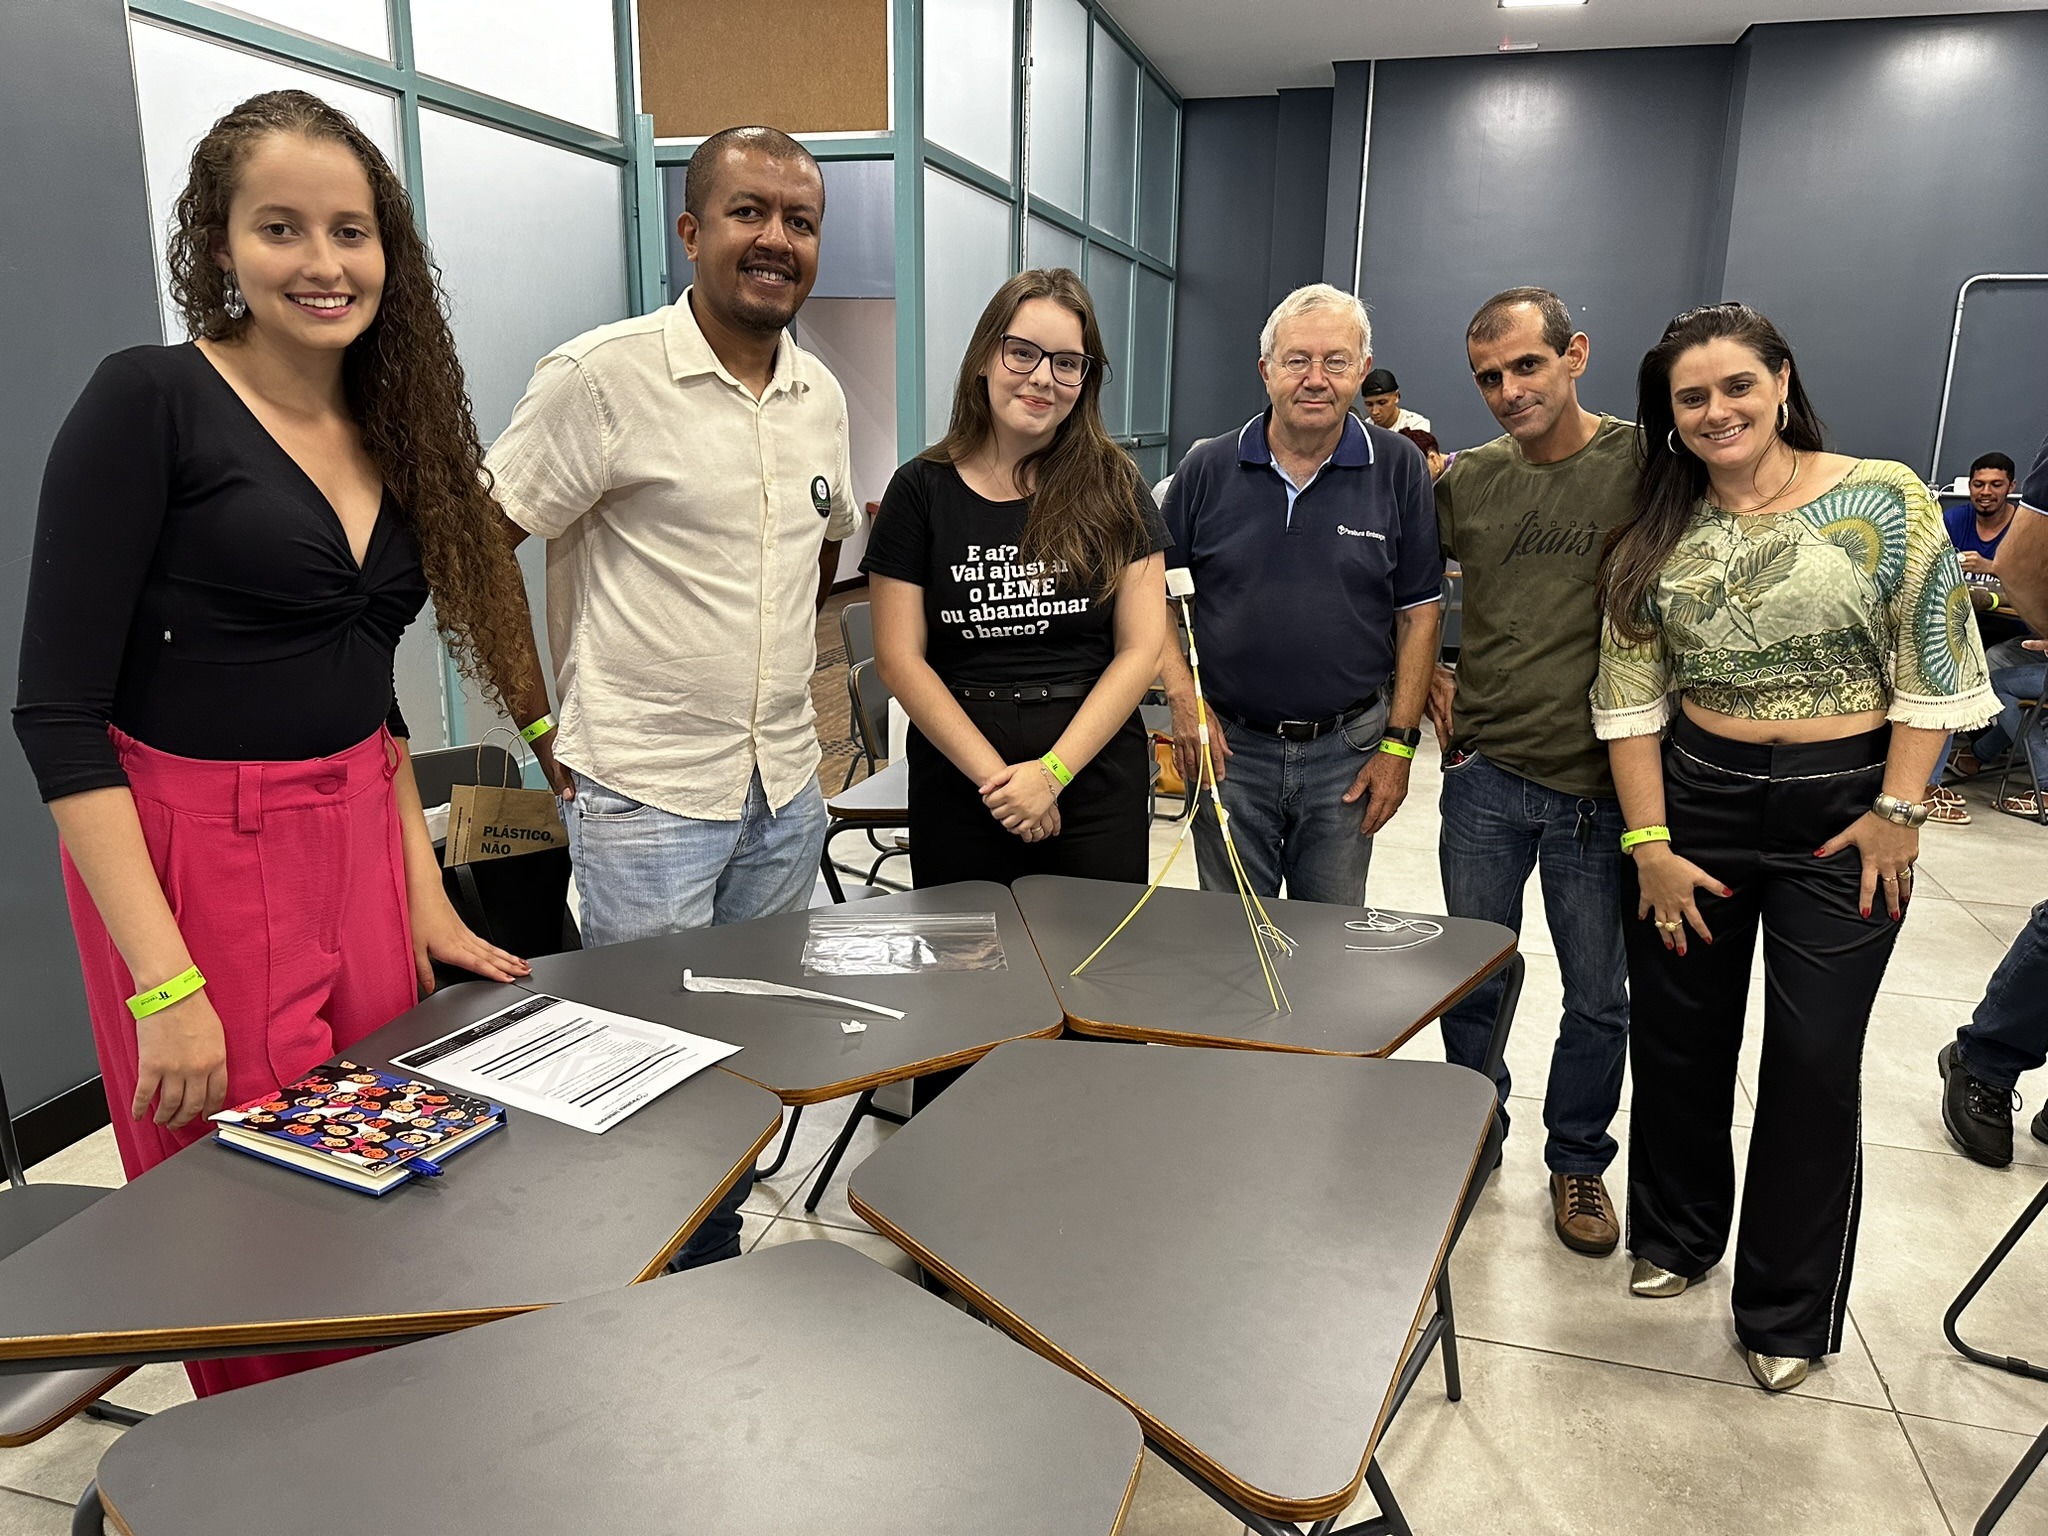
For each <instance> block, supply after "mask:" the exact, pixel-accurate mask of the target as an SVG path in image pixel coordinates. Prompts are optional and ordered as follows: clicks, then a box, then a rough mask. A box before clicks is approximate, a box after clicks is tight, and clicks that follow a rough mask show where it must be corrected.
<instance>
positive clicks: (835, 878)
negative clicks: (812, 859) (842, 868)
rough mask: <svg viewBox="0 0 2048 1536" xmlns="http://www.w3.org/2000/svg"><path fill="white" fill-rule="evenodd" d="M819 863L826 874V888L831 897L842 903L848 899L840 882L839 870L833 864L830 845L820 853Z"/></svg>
mask: <svg viewBox="0 0 2048 1536" xmlns="http://www.w3.org/2000/svg"><path fill="white" fill-rule="evenodd" d="M818 863H819V865H820V866H822V872H823V874H824V876H825V890H826V893H827V894H828V895H830V896H831V898H832V899H833V900H834V901H836V902H840V903H842V904H843V903H844V902H845V900H846V890H845V888H844V887H843V886H841V885H840V883H839V871H838V870H837V869H836V868H834V867H833V864H832V850H831V849H830V848H829V847H828V848H826V849H825V850H824V852H822V853H820V854H819V855H818Z"/></svg>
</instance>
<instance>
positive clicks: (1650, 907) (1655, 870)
mask: <svg viewBox="0 0 2048 1536" xmlns="http://www.w3.org/2000/svg"><path fill="white" fill-rule="evenodd" d="M1635 861H1636V885H1637V887H1638V889H1639V890H1640V892H1641V896H1640V898H1639V899H1638V900H1637V902H1636V916H1637V917H1638V918H1644V919H1648V920H1649V921H1651V922H1654V923H1655V924H1656V925H1657V937H1658V938H1660V939H1662V940H1663V941H1664V947H1665V948H1666V949H1675V950H1677V951H1678V953H1679V954H1681V955H1683V954H1684V953H1685V930H1686V928H1687V927H1688V926H1690V927H1691V929H1692V931H1693V932H1694V933H1697V934H1698V935H1699V936H1700V939H1701V941H1702V942H1703V943H1707V944H1711V943H1713V942H1714V936H1713V934H1711V933H1709V932H1708V931H1707V920H1706V919H1705V918H1704V917H1702V916H1700V908H1699V892H1701V891H1703V890H1706V891H1712V892H1713V893H1714V894H1715V895H1716V896H1731V895H1733V894H1734V893H1733V892H1732V891H1730V890H1729V889H1728V887H1727V886H1725V885H1723V884H1722V883H1721V882H1720V881H1719V880H1716V879H1715V878H1714V877H1713V876H1712V875H1710V874H1708V873H1707V872H1706V871H1705V870H1704V869H1701V868H1700V867H1699V865H1697V864H1695V863H1693V862H1692V860H1690V859H1685V858H1680V857H1679V856H1678V854H1676V853H1675V852H1673V851H1672V848H1671V845H1670V844H1669V843H1644V844H1643V845H1642V846H1641V847H1639V848H1638V849H1636V852H1635Z"/></svg>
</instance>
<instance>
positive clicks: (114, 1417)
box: [84, 1397, 149, 1429]
mask: <svg viewBox="0 0 2048 1536" xmlns="http://www.w3.org/2000/svg"><path fill="white" fill-rule="evenodd" d="M84 1417H86V1418H88V1419H98V1420H99V1421H100V1422H101V1423H102V1424H119V1425H121V1426H122V1427H123V1428H126V1429H133V1428H134V1427H135V1426H136V1425H138V1424H140V1423H141V1422H142V1421H143V1420H144V1419H146V1418H148V1417H149V1415H148V1414H146V1413H144V1412H143V1411H142V1410H141V1409H140V1408H123V1407H122V1406H121V1405H120V1404H119V1403H110V1402H108V1401H107V1400H106V1399H105V1398H104V1397H103V1398H101V1399H100V1400H99V1401H98V1402H94V1403H87V1404H86V1405H85V1411H84Z"/></svg>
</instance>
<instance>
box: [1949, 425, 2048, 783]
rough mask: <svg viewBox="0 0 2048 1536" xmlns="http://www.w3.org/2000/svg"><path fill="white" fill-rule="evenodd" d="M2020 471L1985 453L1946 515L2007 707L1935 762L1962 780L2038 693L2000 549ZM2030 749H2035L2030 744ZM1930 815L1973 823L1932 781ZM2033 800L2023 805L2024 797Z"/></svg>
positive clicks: (1985, 761) (2031, 650) (1999, 754)
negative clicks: (1964, 500) (1963, 497)
mask: <svg viewBox="0 0 2048 1536" xmlns="http://www.w3.org/2000/svg"><path fill="white" fill-rule="evenodd" d="M2015 474H2016V471H2015V469H2014V466H2013V462H2012V460H2011V459H2009V458H2007V457H2006V456H2005V455H2004V454H2002V453H1987V454H1985V455H1983V456H1982V457H1981V458H1979V459H1978V460H1977V462H1976V463H1974V464H1972V465H1971V466H1970V500H1969V503H1968V504H1967V505H1957V506H1952V507H1949V508H1948V509H1947V510H1946V511H1944V512H1943V514H1942V518H1943V521H1944V522H1945V523H1946V524H1947V525H1948V536H1949V542H1950V543H1952V544H1954V545H1955V547H1956V553H1957V558H1958V559H1959V560H1960V561H1961V562H1962V567H1963V577H1964V579H1965V580H1966V581H1968V582H1969V583H1970V600H1971V602H1972V604H1973V605H1974V606H1975V607H1976V609H1977V628H1978V632H1979V634H1980V635H1982V637H1983V640H1984V651H1985V660H1986V661H1987V662H1988V663H1989V665H1990V668H1991V687H1992V691H1993V692H1995V693H1996V694H1998V696H1999V701H2000V703H2001V704H2002V705H2003V706H2004V708H2003V710H2002V712H2001V713H2000V715H1999V717H1998V719H1997V720H1996V721H1994V722H1993V723H1992V725H1991V726H1990V727H1989V728H1988V729H1986V730H1984V731H1982V732H1980V733H1979V734H1978V735H1977V736H1976V737H1975V738H1974V739H1972V740H1971V741H1970V742H1969V743H1968V744H1967V745H1960V744H1958V743H1956V742H1955V741H1953V740H1951V742H1950V743H1949V746H1948V748H1947V749H1945V750H1944V751H1943V753H1942V758H1941V761H1940V762H1938V763H1937V764H1936V765H1935V772H1936V774H1937V775H1939V774H1941V773H1942V771H1943V770H1944V769H1945V768H1947V767H1948V766H1949V764H1950V763H1951V762H1953V763H1954V766H1955V770H1956V772H1957V773H1958V774H1959V775H1961V776H1962V777H1963V778H1974V777H1976V776H1977V775H1978V774H1980V773H1982V772H1983V771H1984V770H1985V768H1986V767H1987V766H1991V765H1995V764H1997V763H1998V762H1999V761H2000V760H2001V759H2002V758H2003V757H2004V755H2005V753H2006V750H2007V749H2008V748H2009V747H2011V745H2012V744H2013V742H2014V741H2015V740H2016V739H2017V738H2018V736H2019V723H2020V714H2021V711H2020V706H2019V700H2020V699H2022V698H2038V697H2039V694H2038V692H2037V691H2035V690H2038V689H2039V688H2040V687H2041V672H2042V663H2041V660H2040V658H2039V656H2038V655H2037V654H2035V653H2037V652H2038V651H2039V650H2040V647H2039V646H2038V645H2028V644H2027V639H2028V635H2029V631H2028V628H2027V626H2026V624H2025V623H2024V622H2023V621H2022V620H2021V619H2020V618H2019V617H2018V615H2016V614H2015V613H2013V612H2012V608H2011V605H2010V604H2009V603H2008V602H2007V601H2006V598H2005V589H2004V583H2003V582H2002V581H2001V580H2000V574H2001V573H2000V571H1999V567H1998V549H1999V545H2000V544H2001V543H2003V542H2004V539H2005V535H2006V532H2007V530H2008V529H2009V528H2011V526H2012V520H2013V514H2014V513H2015V512H2016V511H2018V509H2019V504H2018V503H2017V502H2015V501H2014V500H2013V499H2012V490H2013V485H2014V483H2015ZM2029 751H2030V752H2031V751H2032V749H2031V748H2029ZM1933 800H1934V810H1933V812H1932V814H1931V816H1930V819H1931V820H1934V821H1939V822H1945V823H1949V824H1958V823H1967V822H1968V821H1969V819H1970V813H1969V809H1968V807H1967V805H1966V804H1965V802H1964V800H1963V797H1962V795H1961V793H1960V792H1958V791H1956V790H1953V789H1947V788H1943V787H1941V786H1940V785H1939V784H1938V783H1937V784H1936V785H1935V786H1934V794H1933ZM2031 800H2032V795H2031V794H2029V795H2026V796H2020V797H2016V798H2015V801H2014V809H2015V810H2016V812H2017V814H2020V815H2026V816H2031V815H2033V814H2034V812H2033V810H2032V808H2031V804H2030V802H2031ZM2022 801H2025V802H2029V803H2028V804H2027V806H2026V808H2024V809H2021V808H2020V802H2022Z"/></svg>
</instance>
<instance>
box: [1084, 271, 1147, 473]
mask: <svg viewBox="0 0 2048 1536" xmlns="http://www.w3.org/2000/svg"><path fill="white" fill-rule="evenodd" d="M1088 296H1089V297H1090V298H1091V299H1093V300H1094V301H1095V323H1096V324H1097V325H1098V326H1100V327H1101V328H1102V351H1103V354H1104V356H1106V357H1107V358H1108V359H1109V375H1108V377H1107V378H1105V379H1104V380H1103V383H1102V425H1103V427H1104V428H1105V429H1106V430H1107V431H1108V432H1109V435H1110V436H1111V437H1124V436H1127V435H1128V434H1129V433H1130V431H1131V374H1132V371H1133V367H1132V360H1131V264H1130V263H1129V262H1128V261H1126V260H1124V258H1123V257H1121V256H1119V255H1117V254H1116V252H1114V251H1110V250H1105V249H1103V247H1101V246H1099V245H1091V246H1089V247H1088ZM1140 366H1144V364H1143V363H1141V364H1140Z"/></svg>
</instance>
